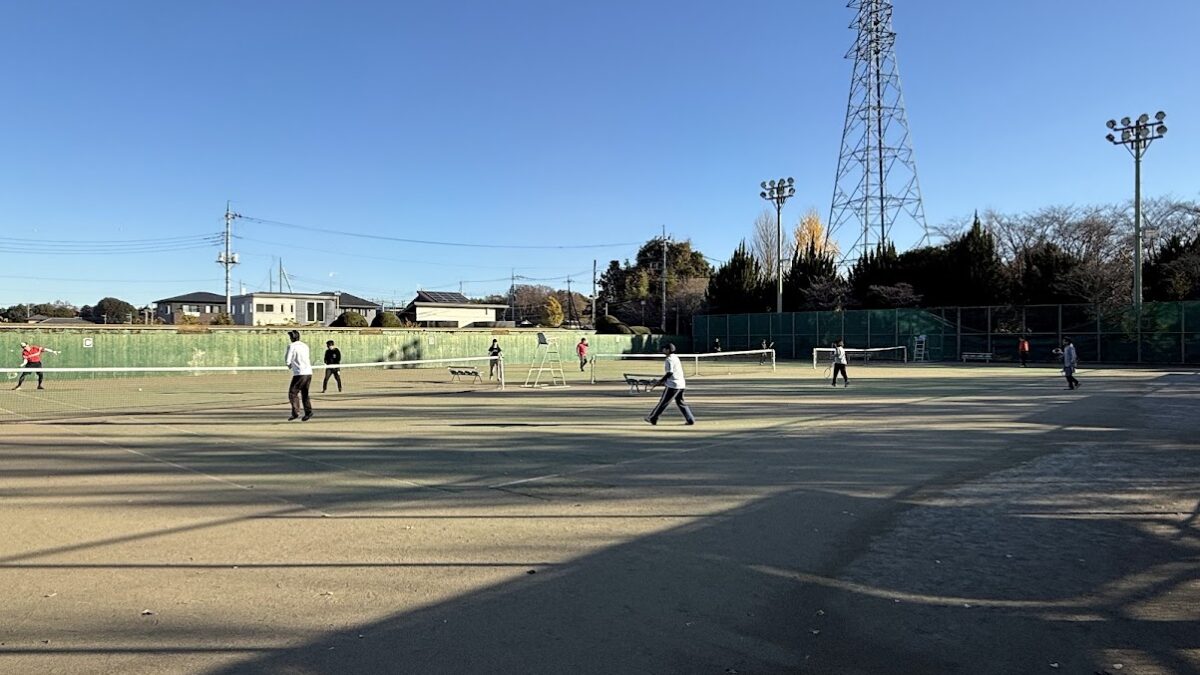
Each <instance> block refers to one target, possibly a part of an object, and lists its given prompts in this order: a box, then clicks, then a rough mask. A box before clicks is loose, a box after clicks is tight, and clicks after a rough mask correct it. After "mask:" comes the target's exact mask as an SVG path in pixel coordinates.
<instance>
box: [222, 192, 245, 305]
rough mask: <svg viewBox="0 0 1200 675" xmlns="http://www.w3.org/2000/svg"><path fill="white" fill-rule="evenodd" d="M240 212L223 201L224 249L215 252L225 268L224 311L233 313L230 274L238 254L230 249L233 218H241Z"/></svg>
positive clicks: (236, 262) (231, 245)
mask: <svg viewBox="0 0 1200 675" xmlns="http://www.w3.org/2000/svg"><path fill="white" fill-rule="evenodd" d="M241 217H242V214H240V213H234V212H233V211H231V210H230V209H229V202H228V201H226V202H225V250H224V251H221V252H219V253H217V264H218V265H221V266H222V267H224V268H225V313H226V314H228V315H230V316H232V315H233V296H232V294H231V293H230V290H229V289H230V275H231V273H232V271H233V266H234V265H236V264H238V254H236V253H234V252H233V251H232V250H231V249H232V247H233V219H234V218H241Z"/></svg>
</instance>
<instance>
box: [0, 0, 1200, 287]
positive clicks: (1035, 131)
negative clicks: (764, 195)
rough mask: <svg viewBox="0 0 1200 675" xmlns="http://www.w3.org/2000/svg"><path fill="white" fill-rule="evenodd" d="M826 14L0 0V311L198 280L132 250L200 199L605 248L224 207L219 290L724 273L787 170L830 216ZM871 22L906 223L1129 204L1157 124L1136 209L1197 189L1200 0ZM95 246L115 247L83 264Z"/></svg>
mask: <svg viewBox="0 0 1200 675" xmlns="http://www.w3.org/2000/svg"><path fill="white" fill-rule="evenodd" d="M852 18H853V16H852V12H851V11H850V10H848V9H846V8H845V7H844V3H843V2H840V1H839V0H827V1H825V0H822V1H817V0H805V1H803V2H797V1H795V0H792V1H782V0H780V1H772V2H766V1H761V2H753V1H751V2H742V3H728V2H707V1H702V2H695V1H690V2H682V1H667V2H652V3H646V2H633V1H630V0H617V1H615V2H608V3H573V2H561V1H553V0H517V1H513V2H483V1H475V0H464V1H462V2H456V3H434V2H420V3H414V2H351V3H333V2H307V1H303V0H299V1H296V0H289V1H286V2H285V1H283V0H278V1H263V2H250V3H247V2H226V1H220V0H217V1H209V2H187V3H185V2H157V1H156V2H149V1H135V0H120V1H116V2H108V3H96V2H90V1H82V0H81V1H72V2H65V1H64V2H55V1H52V2H42V3H31V2H16V1H15V0H7V1H4V2H0V20H2V21H3V24H4V25H5V28H6V30H5V39H4V41H3V42H2V43H0V57H2V59H3V62H4V63H5V64H6V65H5V67H4V68H3V69H0V88H2V91H3V92H4V100H5V105H4V106H0V204H3V208H2V209H0V237H5V238H9V239H0V248H2V249H3V250H4V251H5V252H4V253H3V255H4V262H5V264H4V266H3V272H0V305H9V304H14V303H17V302H44V301H51V300H56V299H63V300H67V301H70V302H73V303H76V304H85V303H86V304H91V303H94V302H95V301H96V300H97V299H99V298H100V297H102V296H105V295H115V296H117V297H120V298H122V299H125V300H128V301H130V302H133V303H135V304H138V305H141V304H145V303H148V302H151V301H153V300H155V299H158V298H163V297H168V296H171V295H175V294H178V293H183V292H187V291H193V290H209V291H213V292H223V290H224V288H223V272H222V269H221V267H220V266H218V265H217V264H216V263H215V258H216V254H217V247H216V246H206V245H204V244H203V242H200V243H199V245H200V246H201V247H200V248H183V249H182V250H162V249H166V248H169V247H167V246H165V245H163V246H157V245H156V244H155V243H154V242H156V241H159V240H162V239H167V238H171V239H174V240H175V241H178V242H180V243H181V244H182V245H185V246H186V245H191V244H192V243H194V242H197V241H199V239H198V238H199V237H201V236H203V235H206V234H215V233H217V232H219V231H221V229H222V227H223V221H222V214H223V212H224V208H225V203H226V200H231V201H232V202H233V208H234V210H235V211H237V212H239V213H242V214H244V215H246V216H252V217H255V218H258V219H264V220H271V221H278V222H284V223H292V224H297V225H303V226H306V227H311V228H325V229H335V230H341V231H347V232H356V233H363V234H373V235H381V236H390V237H397V238H408V239H422V240H437V241H449V242H462V243H470V244H491V245H510V246H537V245H563V246H591V245H598V244H623V245H618V246H613V247H606V248H576V249H562V250H532V249H502V248H480V247H452V246H433V245H418V244H403V243H399V242H388V241H381V240H370V239H364V238H354V237H344V236H336V235H331V234H322V233H317V232H312V231H306V230H297V229H291V228H284V227H279V226H273V225H266V224H262V223H257V222H253V221H249V220H243V221H236V222H235V234H237V235H239V236H240V237H241V239H238V240H237V241H236V242H235V246H234V249H235V251H237V252H238V253H239V254H240V256H241V260H242V264H241V265H239V266H238V267H237V268H236V269H235V270H234V280H235V282H234V283H235V288H234V290H235V292H236V291H237V290H238V289H237V286H238V283H239V282H240V283H242V284H244V285H245V286H246V287H247V288H250V289H265V288H266V286H267V283H268V281H267V280H268V277H269V275H270V269H271V268H272V267H273V266H274V265H277V264H278V260H279V259H280V258H282V261H283V264H284V267H285V268H286V269H287V271H288V272H289V273H290V274H292V275H294V276H293V278H294V281H293V285H294V287H295V288H296V289H297V290H343V291H348V292H351V293H355V294H357V295H362V296H366V297H372V298H385V299H389V300H390V299H392V298H395V299H396V300H397V301H399V302H403V301H406V300H408V299H409V298H410V297H411V296H412V294H413V292H414V291H415V290H416V289H417V288H418V287H426V288H435V287H436V288H442V289H446V290H457V287H458V283H459V282H460V281H465V282H466V283H465V284H464V290H465V291H466V292H467V293H468V294H471V295H481V294H484V293H488V292H503V291H504V289H506V288H507V286H508V278H509V277H510V275H511V274H512V273H513V272H512V270H513V268H516V274H518V275H521V276H524V277H527V278H531V279H546V280H548V281H547V282H546V283H549V284H550V285H554V286H560V287H562V286H565V282H564V281H561V280H559V279H561V278H562V277H565V276H566V275H574V277H573V278H575V279H576V280H577V284H581V285H582V286H583V287H584V288H583V290H584V291H585V292H587V291H588V290H589V287H590V281H591V267H592V260H593V258H598V259H599V260H600V267H601V268H603V267H604V265H605V262H606V261H607V260H609V259H613V258H625V257H629V256H632V255H633V253H634V252H635V251H636V249H637V245H636V243H640V242H644V241H645V240H647V239H649V238H651V237H653V236H655V235H656V234H657V233H658V232H659V231H660V228H661V227H662V226H663V225H665V226H666V227H667V231H668V232H669V233H670V234H671V235H672V236H674V237H677V238H690V239H691V240H692V241H693V243H694V244H695V245H696V246H697V247H698V248H699V249H700V250H702V251H703V252H704V253H705V254H707V255H709V256H710V257H712V258H717V259H723V258H726V257H727V256H728V255H729V252H730V251H731V250H732V249H733V248H734V247H735V246H736V245H737V243H738V241H739V240H741V239H743V238H748V237H749V235H750V232H751V229H752V223H753V220H754V218H755V216H756V215H757V214H758V213H759V212H760V210H761V209H762V207H763V205H764V204H763V202H762V200H761V199H759V197H758V192H759V188H758V183H759V181H761V180H763V179H767V178H772V177H777V176H783V175H791V176H795V178H796V182H797V192H798V194H797V196H796V197H795V198H794V199H793V200H792V201H791V202H789V203H788V205H787V207H786V210H785V214H784V215H785V218H786V219H788V220H794V219H795V218H797V217H798V216H799V215H800V214H802V213H803V212H804V211H805V210H806V209H808V208H810V207H812V208H815V209H817V211H818V213H820V214H821V216H822V218H824V217H825V216H826V215H827V214H828V211H829V202H830V198H831V194H832V190H833V179H834V172H835V169H836V164H837V155H838V145H839V143H840V140H841V130H842V125H843V121H844V116H845V110H846V99H847V94H848V91H849V80H850V67H851V62H849V61H847V60H845V59H844V58H843V57H844V55H845V53H846V51H847V49H848V48H849V46H850V45H851V43H852V41H853V39H854V33H853V32H852V31H851V30H850V29H849V28H848V26H849V24H850V22H851V20H852ZM894 23H895V29H896V31H897V33H898V38H897V47H896V49H897V53H898V57H899V63H900V71H901V75H902V78H903V82H904V95H905V98H906V102H907V105H908V115H909V123H910V128H911V131H912V140H913V144H914V149H915V152H916V158H917V164H918V169H919V175H920V182H921V188H922V191H923V193H924V199H925V208H926V212H927V216H928V220H929V224H930V225H931V226H936V225H938V224H941V223H945V222H947V221H949V220H952V219H957V218H961V217H963V216H965V215H969V214H970V213H971V211H972V210H974V209H976V208H978V209H985V208H994V209H998V210H1001V211H1006V212H1019V211H1027V210H1032V209H1036V208H1039V207H1041V206H1045V205H1051V204H1069V203H1075V204H1085V203H1101V202H1113V201H1120V200H1125V199H1128V198H1129V197H1130V195H1131V192H1132V171H1133V167H1132V161H1131V160H1130V159H1129V157H1128V155H1127V154H1126V153H1125V152H1124V150H1122V149H1120V148H1114V147H1112V146H1110V145H1108V144H1107V143H1106V142H1105V141H1104V134H1105V133H1107V130H1106V129H1105V128H1104V121H1105V120H1107V119H1108V118H1110V117H1117V118H1119V117H1121V116H1123V115H1136V114H1138V113H1141V112H1149V113H1151V114H1153V113H1154V112H1155V111H1156V110H1158V109H1163V110H1166V111H1167V113H1168V118H1167V124H1168V126H1169V127H1170V129H1171V131H1170V133H1169V134H1168V136H1167V138H1166V139H1164V140H1163V141H1161V142H1158V143H1156V144H1155V146H1154V147H1153V148H1152V149H1151V150H1150V152H1149V155H1148V158H1147V162H1146V165H1145V168H1144V181H1145V191H1146V194H1148V195H1152V196H1153V195H1175V196H1178V197H1186V198H1197V197H1200V180H1198V175H1197V173H1198V172H1197V168H1196V167H1197V161H1196V157H1200V88H1198V87H1197V86H1196V84H1197V79H1196V76H1195V74H1194V72H1193V71H1194V66H1195V63H1196V57H1195V55H1194V41H1195V38H1194V35H1193V34H1194V30H1195V26H1196V25H1200V3H1197V2H1194V0H1164V1H1163V2H1160V3H1156V4H1155V5H1153V6H1152V7H1145V8H1142V7H1140V6H1134V5H1130V4H1129V3H1127V2H1115V1H1109V0H1055V1H1054V2H1046V1H1044V0H1038V1H1035V0H1009V1H1007V2H962V1H958V0H954V1H950V0H921V1H919V2H918V1H917V0H897V2H896V14H895V21H894ZM12 239H37V240H40V241H42V242H44V243H45V246H42V247H32V248H35V249H37V250H38V251H42V250H47V249H49V250H52V251H53V253H42V252H30V251H29V249H30V248H31V247H30V246H28V245H27V244H25V243H23V242H14V241H12ZM897 239H898V240H901V241H903V238H902V237H900V236H897ZM118 240H121V241H123V240H138V241H140V242H141V243H137V244H130V245H128V246H127V247H122V246H113V245H107V246H106V245H96V246H95V247H94V249H92V250H94V251H99V250H102V249H113V248H118V249H119V248H125V249H126V251H127V252H124V253H111V252H104V253H103V254H99V253H93V254H91V255H86V254H82V253H79V252H78V251H80V250H84V249H88V248H89V245H88V244H87V243H80V242H91V241H108V242H112V241H118ZM58 242H64V243H61V244H59V243H58ZM133 249H136V250H133ZM21 250H23V251H24V252H20V251H21ZM576 288H579V285H577V286H576Z"/></svg>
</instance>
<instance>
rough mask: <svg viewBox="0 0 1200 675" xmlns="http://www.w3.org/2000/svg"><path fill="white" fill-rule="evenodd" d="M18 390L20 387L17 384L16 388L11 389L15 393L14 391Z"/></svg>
mask: <svg viewBox="0 0 1200 675" xmlns="http://www.w3.org/2000/svg"><path fill="white" fill-rule="evenodd" d="M20 388H21V385H19V384H18V385H17V386H15V387H13V391H16V390H18V389H20Z"/></svg>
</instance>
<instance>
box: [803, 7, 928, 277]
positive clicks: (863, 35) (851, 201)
mask: <svg viewBox="0 0 1200 675" xmlns="http://www.w3.org/2000/svg"><path fill="white" fill-rule="evenodd" d="M846 6H847V7H849V8H851V9H853V10H855V11H856V14H855V18H854V23H853V24H852V25H851V28H855V29H856V30H857V31H858V37H857V39H856V40H855V41H854V46H853V47H852V48H851V49H850V51H849V52H848V53H847V54H846V58H847V59H854V71H853V74H852V75H851V76H850V100H849V103H848V104H847V105H846V124H845V126H844V127H843V129H842V146H841V155H840V157H839V158H838V168H837V177H836V178H835V180H834V187H833V201H832V203H831V205H830V207H829V221H828V227H827V228H826V234H825V236H826V239H829V238H831V237H833V236H834V235H837V234H841V235H842V236H844V237H845V238H846V239H849V238H850V237H854V245H853V246H848V247H845V248H843V250H844V251H845V252H846V254H845V255H846V258H845V259H844V260H854V259H856V258H857V257H859V256H861V255H863V254H865V253H866V252H868V251H870V250H873V249H874V248H875V247H876V246H878V245H880V244H882V243H884V242H887V241H894V239H893V231H896V234H897V235H899V236H902V237H904V238H905V240H906V241H907V240H912V241H913V242H914V244H915V245H918V246H920V245H922V244H925V243H927V242H928V240H929V227H928V225H927V224H926V223H925V207H924V205H923V204H922V203H921V186H920V184H919V183H918V182H917V163H916V160H915V159H914V157H913V150H912V143H911V141H910V140H909V131H908V116H907V114H906V113H905V110H904V96H903V94H902V93H901V91H900V70H899V67H898V65H897V63H896V50H895V44H896V34H895V33H894V32H892V2H891V0H851V2H850V3H849V4H848V5H846Z"/></svg>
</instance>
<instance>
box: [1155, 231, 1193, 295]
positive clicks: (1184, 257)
mask: <svg viewBox="0 0 1200 675" xmlns="http://www.w3.org/2000/svg"><path fill="white" fill-rule="evenodd" d="M1142 283H1143V292H1144V293H1145V297H1146V300H1149V301H1173V300H1200V235H1196V236H1195V237H1194V238H1192V240H1191V241H1186V240H1184V239H1183V238H1182V237H1181V236H1179V235H1174V236H1172V237H1171V238H1170V239H1168V240H1167V241H1166V243H1164V244H1163V245H1162V246H1161V247H1159V248H1158V250H1156V251H1154V252H1152V253H1151V254H1150V256H1149V257H1148V259H1147V260H1146V264H1145V266H1144V267H1143V268H1142Z"/></svg>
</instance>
